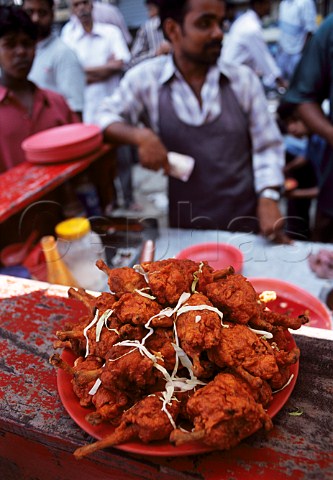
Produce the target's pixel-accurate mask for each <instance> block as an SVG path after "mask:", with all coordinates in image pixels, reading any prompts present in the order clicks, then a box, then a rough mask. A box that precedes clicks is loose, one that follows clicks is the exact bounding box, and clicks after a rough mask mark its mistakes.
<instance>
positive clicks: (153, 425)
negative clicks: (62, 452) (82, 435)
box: [74, 393, 180, 459]
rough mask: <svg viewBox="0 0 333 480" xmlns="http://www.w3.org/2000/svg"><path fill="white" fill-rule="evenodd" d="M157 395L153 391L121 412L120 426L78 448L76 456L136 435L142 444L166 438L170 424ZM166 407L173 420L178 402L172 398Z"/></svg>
mask: <svg viewBox="0 0 333 480" xmlns="http://www.w3.org/2000/svg"><path fill="white" fill-rule="evenodd" d="M160 397H161V393H156V394H154V395H150V396H149V397H145V398H143V399H142V400H141V401H139V402H138V403H136V404H135V405H134V406H133V407H132V408H130V409H129V410H127V411H126V412H125V413H124V414H123V416H122V419H121V423H120V425H119V426H118V427H117V428H116V429H115V431H114V432H113V433H111V434H110V435H108V436H107V437H105V438H103V439H102V440H99V441H97V442H95V443H92V444H90V445H85V446H83V447H81V448H78V449H77V450H75V452H74V455H75V457H76V458H77V459H80V458H82V457H84V456H86V455H89V454H90V453H93V452H95V451H96V450H101V449H102V448H107V447H112V446H113V445H118V444H120V443H124V442H128V441H129V440H133V439H135V438H138V439H140V440H141V441H142V442H144V443H148V442H152V441H155V440H163V439H164V438H168V436H169V435H170V433H171V431H172V430H173V426H172V423H171V421H170V418H169V417H168V415H167V414H166V413H165V411H163V410H162V407H163V403H162V400H161V399H160ZM166 408H167V411H168V414H169V415H170V416H171V418H172V419H173V421H175V420H176V418H177V415H178V412H179V408H180V407H179V402H178V401H176V400H172V401H171V403H170V404H168V405H167V406H166Z"/></svg>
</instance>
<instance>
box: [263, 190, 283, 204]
mask: <svg viewBox="0 0 333 480" xmlns="http://www.w3.org/2000/svg"><path fill="white" fill-rule="evenodd" d="M260 196H261V197H262V198H270V199H271V200H275V201H276V202H278V201H279V200H280V198H281V196H280V193H279V192H278V191H277V190H274V189H273V188H266V189H265V190H263V191H262V192H261V194H260Z"/></svg>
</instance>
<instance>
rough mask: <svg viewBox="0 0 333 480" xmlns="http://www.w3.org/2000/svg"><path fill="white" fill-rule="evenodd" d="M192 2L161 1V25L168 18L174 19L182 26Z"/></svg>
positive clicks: (181, 0) (188, 0)
mask: <svg viewBox="0 0 333 480" xmlns="http://www.w3.org/2000/svg"><path fill="white" fill-rule="evenodd" d="M189 3H190V0H160V5H159V7H160V13H159V17H160V19H161V25H162V26H163V22H164V21H165V20H166V19H167V18H172V19H173V20H175V21H176V22H177V23H179V24H180V25H182V24H183V21H184V18H185V15H186V13H187V12H188V10H189Z"/></svg>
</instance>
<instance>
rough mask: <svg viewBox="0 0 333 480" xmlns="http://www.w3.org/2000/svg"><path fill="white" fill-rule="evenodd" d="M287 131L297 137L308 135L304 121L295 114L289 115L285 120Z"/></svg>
mask: <svg viewBox="0 0 333 480" xmlns="http://www.w3.org/2000/svg"><path fill="white" fill-rule="evenodd" d="M287 132H288V133H289V134H290V135H293V136H294V137H297V138H301V137H305V136H307V135H309V130H308V128H307V127H306V125H305V124H304V122H303V121H302V120H301V119H300V118H298V117H296V116H293V117H290V118H289V119H288V120H287Z"/></svg>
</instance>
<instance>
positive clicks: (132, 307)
mask: <svg viewBox="0 0 333 480" xmlns="http://www.w3.org/2000/svg"><path fill="white" fill-rule="evenodd" d="M113 310H114V314H115V315H116V316H117V318H118V320H119V321H120V322H121V323H130V324H132V325H145V324H146V323H147V322H148V320H150V318H151V317H153V316H154V315H157V314H158V313H160V311H161V307H160V305H159V304H158V303H157V302H155V301H154V300H151V299H150V298H147V297H144V296H142V295H140V294H139V293H124V295H122V296H121V298H120V299H119V300H118V301H117V302H116V303H115V304H114V305H113Z"/></svg>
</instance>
